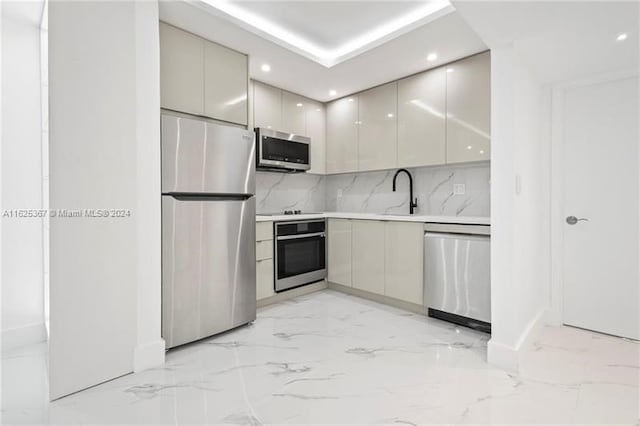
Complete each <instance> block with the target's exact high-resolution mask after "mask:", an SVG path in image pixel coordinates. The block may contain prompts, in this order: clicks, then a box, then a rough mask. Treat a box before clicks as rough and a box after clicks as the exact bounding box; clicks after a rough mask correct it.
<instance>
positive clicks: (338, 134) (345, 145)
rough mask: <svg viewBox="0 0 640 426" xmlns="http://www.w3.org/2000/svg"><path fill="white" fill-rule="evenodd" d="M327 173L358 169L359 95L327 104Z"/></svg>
mask: <svg viewBox="0 0 640 426" xmlns="http://www.w3.org/2000/svg"><path fill="white" fill-rule="evenodd" d="M326 144H327V148H326V154H327V173H345V172H355V171H357V170H358V97H357V96H350V97H348V98H343V99H338V100H337V101H333V102H331V103H329V104H328V105H327V139H326Z"/></svg>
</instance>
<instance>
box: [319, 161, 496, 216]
mask: <svg viewBox="0 0 640 426" xmlns="http://www.w3.org/2000/svg"><path fill="white" fill-rule="evenodd" d="M409 171H410V172H411V174H412V175H413V191H414V197H417V198H418V208H417V210H416V211H415V212H416V213H417V214H425V215H445V216H489V213H490V211H489V209H490V192H489V188H490V166H489V163H488V162H487V163H481V164H473V165H463V166H437V167H418V168H411V169H409ZM395 172H396V170H387V171H380V172H367V173H353V174H344V175H332V176H327V177H326V184H325V186H326V210H327V211H338V212H364V213H392V214H408V213H409V180H408V178H407V176H406V175H405V174H402V175H400V176H398V180H397V191H396V192H393V191H392V186H393V175H394V174H395ZM454 184H464V185H465V194H464V195H454V194H453V185H454Z"/></svg>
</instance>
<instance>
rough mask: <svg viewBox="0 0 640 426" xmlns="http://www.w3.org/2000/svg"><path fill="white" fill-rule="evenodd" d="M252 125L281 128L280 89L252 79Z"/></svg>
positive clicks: (274, 128)
mask: <svg viewBox="0 0 640 426" xmlns="http://www.w3.org/2000/svg"><path fill="white" fill-rule="evenodd" d="M253 126H254V127H266V128H267V129H273V130H282V90H280V89H278V88H277V87H273V86H269V85H267V84H264V83H260V82H259V81H254V84H253Z"/></svg>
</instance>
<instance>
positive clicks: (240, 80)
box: [204, 42, 249, 125]
mask: <svg viewBox="0 0 640 426" xmlns="http://www.w3.org/2000/svg"><path fill="white" fill-rule="evenodd" d="M247 70H248V59H247V56H246V55H243V54H241V53H238V52H236V51H235V50H231V49H227V48H226V47H224V46H220V45H219V44H216V43H208V42H206V43H205V44H204V115H206V116H208V117H214V118H217V119H218V120H224V121H230V122H232V123H238V124H244V125H246V124H247V93H248V87H247V86H248V84H249V79H248V78H247Z"/></svg>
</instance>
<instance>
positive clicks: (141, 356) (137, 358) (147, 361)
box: [133, 339, 166, 373]
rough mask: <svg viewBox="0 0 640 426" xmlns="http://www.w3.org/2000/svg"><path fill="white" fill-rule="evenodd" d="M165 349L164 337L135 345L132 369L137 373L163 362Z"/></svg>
mask: <svg viewBox="0 0 640 426" xmlns="http://www.w3.org/2000/svg"><path fill="white" fill-rule="evenodd" d="M165 349H166V345H165V342H164V339H159V340H157V341H155V342H152V343H147V344H144V345H138V346H136V349H135V351H134V353H133V371H134V372H135V373H137V372H139V371H142V370H147V369H149V368H153V367H157V366H159V365H162V364H164V354H165Z"/></svg>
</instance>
